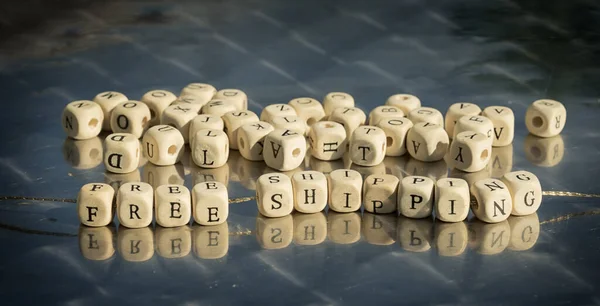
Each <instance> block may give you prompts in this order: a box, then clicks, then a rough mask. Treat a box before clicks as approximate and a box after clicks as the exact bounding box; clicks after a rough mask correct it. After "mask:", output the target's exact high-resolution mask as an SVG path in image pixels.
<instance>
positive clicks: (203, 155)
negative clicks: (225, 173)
mask: <svg viewBox="0 0 600 306" xmlns="http://www.w3.org/2000/svg"><path fill="white" fill-rule="evenodd" d="M227 158H229V138H228V137H227V134H225V132H223V131H222V130H213V129H206V130H199V131H198V132H197V133H196V135H195V136H194V142H193V143H192V159H193V161H194V163H195V164H196V165H198V166H199V167H202V168H218V167H221V166H223V165H224V164H225V163H226V162H227Z"/></svg>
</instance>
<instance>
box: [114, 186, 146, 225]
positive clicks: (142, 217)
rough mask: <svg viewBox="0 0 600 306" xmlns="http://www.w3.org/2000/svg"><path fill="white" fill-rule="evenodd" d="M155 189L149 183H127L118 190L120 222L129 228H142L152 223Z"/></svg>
mask: <svg viewBox="0 0 600 306" xmlns="http://www.w3.org/2000/svg"><path fill="white" fill-rule="evenodd" d="M153 204H154V191H153V190H152V186H150V184H147V183H142V182H137V183H125V184H123V185H121V188H119V191H118V192H117V216H118V217H119V223H121V225H123V226H126V227H129V228H142V227H146V226H148V225H150V223H152V207H153Z"/></svg>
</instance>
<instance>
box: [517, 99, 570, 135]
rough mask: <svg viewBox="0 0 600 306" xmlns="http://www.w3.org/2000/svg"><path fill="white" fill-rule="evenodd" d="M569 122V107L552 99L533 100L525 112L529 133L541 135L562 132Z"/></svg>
mask: <svg viewBox="0 0 600 306" xmlns="http://www.w3.org/2000/svg"><path fill="white" fill-rule="evenodd" d="M566 122H567V109H566V108H565V106H564V105H562V103H560V102H558V101H554V100H550V99H543V100H537V101H535V102H533V103H532V104H531V105H530V106H529V108H527V112H526V113H525V125H526V126H527V130H529V133H531V134H533V135H535V136H539V137H552V136H556V135H558V134H560V132H562V130H563V128H564V127H565V123H566Z"/></svg>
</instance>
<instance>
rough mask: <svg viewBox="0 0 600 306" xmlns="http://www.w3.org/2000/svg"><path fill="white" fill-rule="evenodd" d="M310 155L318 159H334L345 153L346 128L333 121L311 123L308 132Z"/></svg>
mask: <svg viewBox="0 0 600 306" xmlns="http://www.w3.org/2000/svg"><path fill="white" fill-rule="evenodd" d="M308 140H309V141H310V150H311V153H312V156H314V157H316V158H318V159H320V160H336V159H340V158H342V155H344V153H346V130H345V129H344V127H343V126H342V125H341V124H339V123H337V122H333V121H321V122H317V123H315V124H313V125H312V127H311V129H310V133H309V134H308Z"/></svg>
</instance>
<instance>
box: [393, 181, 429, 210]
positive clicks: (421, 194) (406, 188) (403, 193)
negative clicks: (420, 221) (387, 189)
mask: <svg viewBox="0 0 600 306" xmlns="http://www.w3.org/2000/svg"><path fill="white" fill-rule="evenodd" d="M398 189H399V195H398V210H399V211H400V213H401V214H402V215H403V216H405V217H409V218H425V217H429V216H431V211H432V210H433V202H434V198H433V195H434V183H433V180H432V179H430V178H428V177H425V176H407V177H405V178H403V179H402V181H400V187H398Z"/></svg>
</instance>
